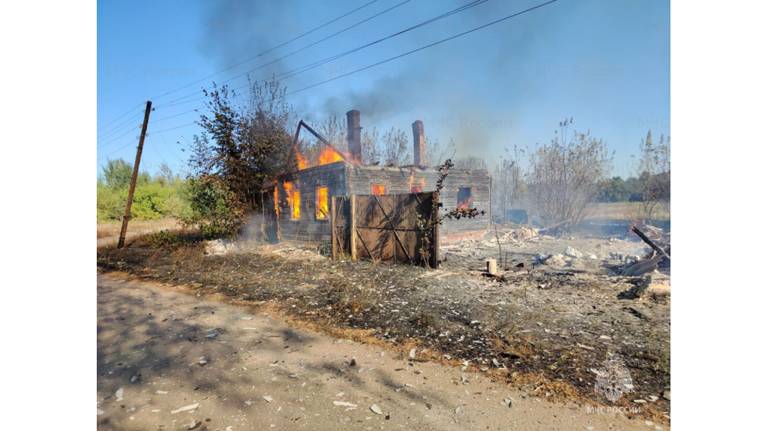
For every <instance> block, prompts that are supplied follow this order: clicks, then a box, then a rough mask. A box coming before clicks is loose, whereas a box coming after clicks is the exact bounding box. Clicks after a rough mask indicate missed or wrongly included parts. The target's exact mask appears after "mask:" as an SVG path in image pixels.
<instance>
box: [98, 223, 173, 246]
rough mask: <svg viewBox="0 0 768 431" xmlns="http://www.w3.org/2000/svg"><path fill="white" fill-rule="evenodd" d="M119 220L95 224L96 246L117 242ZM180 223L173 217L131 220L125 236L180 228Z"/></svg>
mask: <svg viewBox="0 0 768 431" xmlns="http://www.w3.org/2000/svg"><path fill="white" fill-rule="evenodd" d="M120 227H121V222H119V221H110V222H101V223H97V224H96V238H97V240H98V241H97V242H98V247H102V246H105V245H111V244H116V243H117V238H118V237H119V236H120ZM181 228H182V226H181V223H179V221H178V220H176V219H174V218H162V219H158V220H131V222H130V223H128V235H127V238H128V239H130V238H135V237H137V236H140V235H146V234H148V233H154V232H160V231H161V230H180V229H181Z"/></svg>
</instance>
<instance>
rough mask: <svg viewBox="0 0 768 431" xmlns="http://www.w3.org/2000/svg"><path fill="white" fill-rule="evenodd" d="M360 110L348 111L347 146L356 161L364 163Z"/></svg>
mask: <svg viewBox="0 0 768 431" xmlns="http://www.w3.org/2000/svg"><path fill="white" fill-rule="evenodd" d="M361 129H362V127H360V111H358V110H356V109H353V110H351V111H349V112H347V148H348V149H349V153H350V155H351V156H352V159H353V160H354V161H355V162H356V163H362V160H363V151H362V147H361V145H360V130H361Z"/></svg>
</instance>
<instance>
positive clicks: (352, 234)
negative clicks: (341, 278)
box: [349, 195, 359, 261]
mask: <svg viewBox="0 0 768 431" xmlns="http://www.w3.org/2000/svg"><path fill="white" fill-rule="evenodd" d="M356 212H357V210H356V208H355V195H350V196H349V253H350V255H351V259H352V260H353V261H355V260H357V239H356V238H357V235H359V233H357V221H356V217H355V213H356Z"/></svg>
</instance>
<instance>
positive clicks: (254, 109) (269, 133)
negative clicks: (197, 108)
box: [189, 80, 295, 210]
mask: <svg viewBox="0 0 768 431" xmlns="http://www.w3.org/2000/svg"><path fill="white" fill-rule="evenodd" d="M203 94H204V95H205V96H206V97H207V98H208V101H207V103H206V105H207V111H208V113H205V114H202V115H201V116H200V120H199V121H198V124H199V125H200V126H201V127H202V128H203V129H204V131H205V132H204V134H203V135H202V136H200V137H195V138H194V140H193V144H192V146H191V153H192V156H191V158H190V160H189V166H190V168H191V171H192V172H193V174H194V175H195V176H197V177H201V178H202V177H203V176H216V177H218V178H219V179H221V180H222V181H224V183H225V184H226V186H227V189H228V190H230V191H231V192H233V193H234V194H235V196H236V197H237V199H238V200H239V201H240V202H241V203H242V204H243V205H244V206H245V207H246V208H248V209H249V210H251V209H256V208H259V207H260V204H261V199H260V197H261V185H262V184H263V183H264V181H265V180H267V179H268V178H272V177H274V176H275V175H276V174H278V173H282V172H285V171H288V170H289V169H290V168H292V167H293V166H294V163H295V162H294V160H293V158H291V157H289V156H290V153H291V141H292V133H291V130H289V129H290V127H289V124H288V122H289V119H290V117H291V116H292V115H293V110H292V108H291V107H290V105H288V103H287V102H286V99H285V87H282V86H281V85H280V84H279V83H278V82H277V81H274V80H273V81H266V82H262V83H259V82H252V83H250V88H249V94H248V98H247V100H248V103H247V104H246V105H245V106H243V107H238V106H236V105H235V103H234V100H233V99H234V93H232V92H231V91H230V90H229V89H228V88H227V86H221V87H218V86H216V85H215V84H214V86H213V87H212V88H211V89H210V90H204V91H203Z"/></svg>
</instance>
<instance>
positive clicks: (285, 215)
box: [278, 162, 346, 242]
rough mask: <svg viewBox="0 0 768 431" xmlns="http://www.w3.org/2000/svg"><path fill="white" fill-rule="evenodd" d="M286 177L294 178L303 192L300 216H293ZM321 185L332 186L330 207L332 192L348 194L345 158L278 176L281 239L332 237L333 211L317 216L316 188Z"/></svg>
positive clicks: (320, 238)
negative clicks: (331, 215)
mask: <svg viewBox="0 0 768 431" xmlns="http://www.w3.org/2000/svg"><path fill="white" fill-rule="evenodd" d="M285 181H290V182H291V183H292V184H293V187H294V188H295V189H296V190H299V192H300V193H301V216H300V218H299V219H298V220H292V219H291V208H290V206H289V204H288V200H287V196H286V194H285V189H284V187H283V183H284V182H285ZM321 186H326V187H328V199H329V201H328V208H330V199H331V197H332V196H338V195H344V194H346V185H345V170H344V162H336V163H331V164H328V165H323V166H316V167H312V168H308V169H304V170H301V171H298V172H296V173H293V174H287V175H283V176H281V177H280V178H279V179H278V190H279V193H280V194H279V199H278V202H279V203H280V214H279V217H278V226H279V227H278V229H279V232H280V239H281V240H293V241H316V242H319V241H330V239H331V227H330V226H331V225H330V223H331V222H330V215H329V216H328V217H327V218H326V219H321V220H318V219H317V218H316V217H315V190H316V189H317V187H321Z"/></svg>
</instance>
